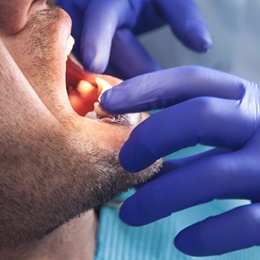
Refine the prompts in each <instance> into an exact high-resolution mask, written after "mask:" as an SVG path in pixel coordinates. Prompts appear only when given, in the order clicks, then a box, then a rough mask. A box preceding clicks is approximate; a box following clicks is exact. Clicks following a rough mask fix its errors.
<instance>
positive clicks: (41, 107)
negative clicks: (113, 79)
mask: <svg viewBox="0 0 260 260" xmlns="http://www.w3.org/2000/svg"><path fill="white" fill-rule="evenodd" d="M70 30H71V20H70V18H69V17H68V15H67V14H66V13H65V12H64V11H62V10H61V9H58V8H56V7H49V6H48V5H47V4H46V2H45V1H43V0H38V1H36V0H35V1H32V0H23V1H21V0H9V1H6V0H0V36H1V40H0V54H1V57H2V58H1V59H2V62H0V77H1V78H2V79H3V80H2V82H3V83H2V84H1V88H2V90H1V92H2V94H1V97H0V118H1V119H0V124H1V128H0V133H1V136H2V137H3V138H2V140H1V141H0V142H1V143H0V147H1V148H0V153H1V155H5V157H6V160H5V161H4V162H3V163H1V167H0V168H1V169H3V170H4V171H5V172H6V176H7V177H6V179H4V180H3V182H6V185H7V186H8V187H9V190H8V192H10V194H9V193H7V194H6V197H8V196H9V195H10V196H11V191H12V192H15V191H16V190H17V189H19V191H21V192H24V194H26V193H28V192H30V196H28V197H26V196H24V197H23V199H25V198H27V199H28V205H30V203H34V199H35V200H41V197H43V195H42V194H45V195H44V199H43V203H42V204H40V205H39V209H38V211H37V207H36V209H35V210H36V211H37V212H31V214H32V215H33V214H36V213H37V214H39V210H44V207H45V206H46V209H47V212H48V213H50V212H49V211H50V209H51V208H52V206H53V205H51V204H48V203H54V202H55V200H58V201H57V202H55V203H56V204H55V212H58V213H57V214H64V212H62V211H63V210H64V209H68V208H70V209H72V210H71V212H68V211H69V210H66V212H67V213H66V214H67V215H66V214H65V216H64V215H63V219H64V220H68V219H69V218H71V217H73V215H75V214H78V213H80V212H82V211H84V210H86V209H87V208H91V207H95V206H97V205H99V204H100V203H102V202H104V201H106V200H108V199H110V198H111V197H113V196H115V195H117V194H118V193H119V192H121V191H123V190H125V189H127V188H128V187H131V186H133V185H137V184H140V183H141V182H143V181H144V180H146V179H147V178H148V177H150V176H151V175H152V174H154V172H155V171H157V170H158V165H156V166H153V167H151V168H149V169H147V170H146V171H144V172H142V173H138V174H135V175H131V174H128V173H126V172H124V170H123V169H122V168H121V167H120V165H119V162H118V156H117V155H118V152H119V150H120V148H121V146H122V145H123V143H124V141H125V140H126V139H127V137H128V135H129V133H130V132H131V130H132V128H133V127H134V126H135V124H136V122H134V123H133V120H130V121H127V120H126V121H124V122H121V123H118V122H117V123H113V122H107V121H105V120H103V121H102V120H92V119H88V118H85V117H81V116H79V115H77V114H76V113H75V112H74V110H73V109H72V107H71V105H70V102H69V99H68V94H67V90H66V77H65V73H66V60H67V56H66V47H67V41H68V38H69V36H70ZM93 77H95V76H93ZM90 78H91V76H90ZM134 118H135V120H134V121H136V119H137V118H138V121H139V120H141V119H142V115H139V116H135V117H134ZM8 160H9V161H8ZM11 163H12V164H11ZM10 165H12V166H11V167H10ZM9 175H10V176H11V175H12V176H15V178H12V180H11V181H10V180H9V179H8V176H9ZM18 187H19V188H18ZM10 189H11V191H10ZM17 199H19V198H17ZM10 203H11V202H10ZM18 204H19V203H17V205H18ZM22 204H23V205H22ZM22 204H21V205H20V204H19V205H20V206H21V207H23V206H24V205H25V206H26V203H24V202H23V203H22ZM45 204H46V205H45ZM34 205H35V203H34ZM36 206H37V205H36ZM59 207H60V208H59ZM30 210H33V209H32V208H30ZM59 211H60V212H59ZM18 212H21V211H18ZM55 214H56V213H55ZM55 214H54V215H55ZM49 215H51V214H49ZM7 217H8V216H7ZM21 217H22V216H21ZM51 221H52V222H54V220H51ZM56 224H57V225H59V224H60V223H56Z"/></svg>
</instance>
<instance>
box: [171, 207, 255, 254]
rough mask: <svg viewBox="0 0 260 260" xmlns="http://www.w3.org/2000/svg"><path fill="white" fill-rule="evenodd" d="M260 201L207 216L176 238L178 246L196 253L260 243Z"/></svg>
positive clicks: (228, 249) (209, 252)
mask: <svg viewBox="0 0 260 260" xmlns="http://www.w3.org/2000/svg"><path fill="white" fill-rule="evenodd" d="M259 213H260V204H259V203H256V204H252V205H246V206H241V207H238V208H235V209H233V210H231V211H229V212H226V213H224V214H221V215H218V216H215V217H210V218H207V219H205V220H203V221H201V222H199V223H196V224H194V225H192V226H190V227H188V228H186V229H184V230H183V231H181V232H180V233H179V234H178V235H177V237H176V238H175V241H174V243H175V246H176V247H177V248H178V249H179V250H180V251H182V252H184V253H185V254H188V255H192V256H209V255H220V254H224V253H227V252H231V251H235V250H238V249H243V248H248V247H252V246H255V245H259V244H260V235H259V228H260V214H259Z"/></svg>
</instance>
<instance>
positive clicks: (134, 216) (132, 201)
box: [120, 151, 260, 226]
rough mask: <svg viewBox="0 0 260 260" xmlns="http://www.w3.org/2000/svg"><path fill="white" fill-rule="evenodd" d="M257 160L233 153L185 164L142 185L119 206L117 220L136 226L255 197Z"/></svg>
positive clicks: (257, 191) (256, 196) (257, 192)
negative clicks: (222, 201)
mask: <svg viewBox="0 0 260 260" xmlns="http://www.w3.org/2000/svg"><path fill="white" fill-rule="evenodd" d="M249 155H250V156H249ZM255 157H257V156H255ZM257 160H259V158H254V157H253V156H252V152H251V153H249V152H248V151H246V152H245V151H236V152H232V153H228V154H223V155H222V154H220V155H214V156H210V157H207V158H202V159H201V160H198V161H195V162H193V163H190V164H187V165H185V166H183V167H180V168H178V169H176V170H174V171H172V172H169V173H167V174H165V175H162V176H161V177H159V178H157V179H155V180H153V181H151V182H148V183H147V184H146V185H144V186H143V187H142V188H141V189H139V190H138V191H137V192H136V193H135V194H134V195H133V196H131V197H130V198H128V199H127V200H126V201H125V203H124V204H123V205H122V207H121V211H120V217H121V218H122V220H123V221H124V222H126V223H128V224H130V225H133V226H140V225H145V224H148V223H151V222H153V221H156V220H158V219H161V218H164V217H167V216H169V215H170V214H171V213H173V212H176V211H179V210H182V209H185V208H188V207H191V206H195V205H198V204H202V203H206V202H209V201H212V200H214V199H229V198H232V199H238V198H240V199H251V198H252V197H255V198H259V197H260V196H259V195H260V194H259V187H258V183H259V181H260V176H259V174H258V173H259V162H258V166H257V164H256V161H257Z"/></svg>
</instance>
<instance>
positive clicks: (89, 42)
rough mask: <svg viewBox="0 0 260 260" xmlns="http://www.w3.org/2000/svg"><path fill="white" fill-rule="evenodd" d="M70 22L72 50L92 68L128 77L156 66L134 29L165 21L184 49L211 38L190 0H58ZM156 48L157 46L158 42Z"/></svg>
mask: <svg viewBox="0 0 260 260" xmlns="http://www.w3.org/2000/svg"><path fill="white" fill-rule="evenodd" d="M56 3H57V4H58V5H60V6H61V7H63V8H64V9H65V10H66V11H67V12H68V13H69V14H70V16H71V18H72V21H73V27H72V34H73V37H74V38H75V40H76V44H75V47H74V53H75V55H76V56H77V58H78V59H80V61H81V62H82V63H83V65H84V67H85V68H86V69H88V70H90V71H92V72H96V73H103V72H104V71H105V69H106V68H107V65H108V63H109V68H108V71H107V73H110V74H113V75H115V76H117V77H121V78H128V77H132V76H135V75H138V74H142V73H146V72H150V71H155V70H158V69H159V68H160V66H159V65H158V64H157V63H156V62H155V61H154V60H153V59H152V58H151V57H150V56H149V54H148V53H147V52H146V50H145V49H144V47H143V46H142V45H141V44H140V42H139V41H138V40H137V38H136V36H135V35H137V34H140V33H143V32H147V31H149V30H152V29H155V28H158V27H161V26H163V25H165V24H169V25H170V26H171V28H172V31H173V33H174V34H175V35H176V36H177V37H178V38H179V39H180V40H181V41H182V42H183V43H184V44H185V45H186V46H188V47H189V48H191V49H193V50H195V51H198V52H204V51H206V50H207V49H208V48H209V47H210V46H211V38H210V35H209V32H208V30H207V28H206V25H205V22H204V19H203V17H202V15H201V13H200V12H199V10H198V7H197V6H196V4H195V3H194V1H193V0H185V1H183V0H138V1H136V0H117V1H107V0H57V1H56ZM158 48H160V47H159V46H158Z"/></svg>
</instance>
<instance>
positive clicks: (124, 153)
mask: <svg viewBox="0 0 260 260" xmlns="http://www.w3.org/2000/svg"><path fill="white" fill-rule="evenodd" d="M139 140H140V139H138V138H135V136H133V135H130V139H128V140H127V141H126V142H125V144H124V145H123V147H122V148H121V151H120V152H119V162H120V164H121V166H122V167H123V168H124V169H125V170H126V171H128V172H129V173H136V172H140V171H142V170H144V169H145V168H147V167H148V166H150V165H151V164H152V163H153V162H154V161H155V159H154V158H153V156H151V155H147V151H146V149H145V148H144V146H143V145H138V144H139V142H140V141H139Z"/></svg>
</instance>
